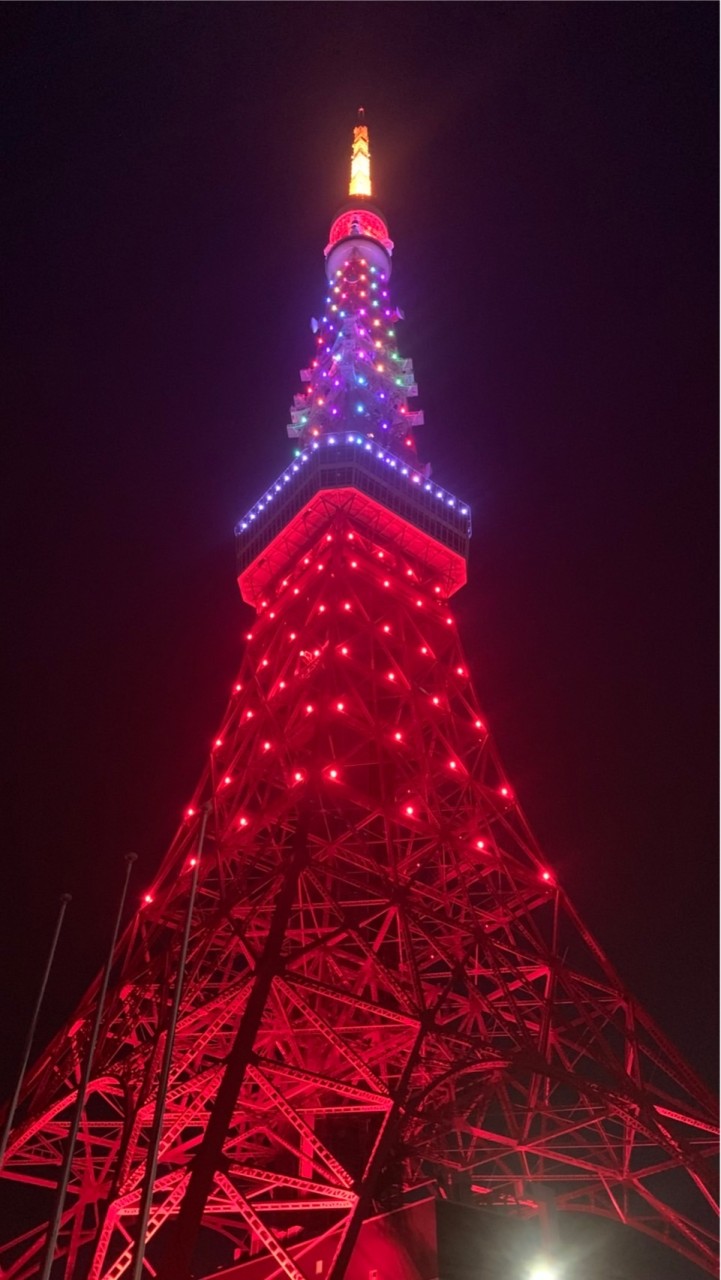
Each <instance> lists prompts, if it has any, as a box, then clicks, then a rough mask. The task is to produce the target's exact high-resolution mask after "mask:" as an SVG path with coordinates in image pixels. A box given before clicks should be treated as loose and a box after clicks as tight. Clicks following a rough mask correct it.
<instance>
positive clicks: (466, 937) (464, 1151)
mask: <svg viewBox="0 0 721 1280" xmlns="http://www.w3.org/2000/svg"><path fill="white" fill-rule="evenodd" d="M323 501H325V504H326V518H325V520H324V522H320V524H319V521H318V518H317V510H316V514H315V518H314V523H313V536H312V538H311V539H310V540H308V541H307V542H306V544H305V545H304V546H299V549H298V550H297V554H295V555H294V558H293V559H292V561H290V562H288V563H287V564H286V565H285V567H284V569H283V571H282V572H279V573H278V575H277V577H276V578H275V580H274V583H272V584H271V586H270V587H269V589H268V590H267V592H266V597H265V598H264V600H262V601H261V602H260V605H259V611H258V617H257V620H256V622H255V623H254V625H253V629H252V632H251V633H250V634H249V637H248V641H247V648H246V652H245V656H244V659H243V664H242V668H241V671H240V674H239V678H238V681H237V684H236V686H235V688H234V691H233V694H232V697H231V701H230V705H229V707H228V709H227V712H226V715H225V717H224V720H223V723H222V726H221V728H220V730H219V732H218V735H217V739H216V741H215V745H214V747H213V750H212V753H211V757H210V762H209V766H208V769H207V771H206V773H205V776H204V777H203V779H202V781H201V784H200V786H199V788H198V791H197V794H196V796H195V797H194V798H193V801H192V804H191V806H190V808H189V811H188V814H187V815H186V817H185V820H184V821H183V823H182V825H181V827H180V830H179V831H178V833H177V835H176V837H175V839H174V841H173V843H172V846H171V848H170V850H169V852H168V854H167V856H166V858H165V861H164V863H163V865H162V868H161V870H160V873H159V875H158V877H157V880H156V882H155V883H154V884H153V885H152V886H151V888H150V889H149V891H148V895H147V897H148V900H147V901H146V902H144V904H143V905H142V907H141V909H140V910H139V911H138V913H137V914H136V917H135V919H134V920H133V921H132V923H131V925H130V927H129V928H128V930H127V932H126V934H125V936H124V938H123V939H122V941H121V944H120V945H119V948H118V951H117V957H116V964H115V971H114V974H113V983H112V995H111V998H110V1000H109V1003H108V1007H107V1013H106V1016H105V1017H104V1020H103V1025H102V1031H101V1038H100V1042H99V1046H98V1051H97V1054H96V1059H95V1064H94V1069H93V1074H92V1081H91V1086H90V1091H89V1094H88V1098H87V1104H86V1107H85V1111H84V1115H83V1120H82V1125H81V1130H80V1140H79V1142H78V1145H77V1149H76V1155H75V1159H74V1163H73V1168H72V1177H71V1183H70V1190H69V1197H68V1200H67V1206H66V1210H65V1216H64V1221H63V1226H62V1231H61V1235H60V1243H59V1251H58V1257H59V1258H60V1259H61V1260H62V1262H59V1263H58V1264H57V1265H58V1272H57V1274H58V1275H61V1274H62V1275H64V1276H65V1277H66V1278H68V1280H69V1278H71V1277H73V1278H74V1280H84V1277H86V1276H87V1277H89V1280H121V1277H123V1276H126V1275H127V1274H128V1272H129V1268H130V1265H131V1260H132V1257H133V1248H134V1239H135V1234H136V1230H135V1229H136V1224H137V1221H138V1214H139V1208H140V1198H141V1190H142V1184H143V1176H144V1170H145V1157H146V1153H147V1151H148V1146H149V1141H150V1128H151V1122H152V1116H153V1111H154V1106H155V1096H156V1089H157V1085H158V1078H159V1069H160V1062H161V1059H162V1055H163V1050H164V1042H165V1035H166V1028H167V1016H168V1009H169V1002H170V995H171V992H172V989H173V986H174V984H175V982H176V981H177V978H178V973H177V959H178V952H179V945H180V937H181V933H182V929H183V924H184V919H185V913H186V909H187V902H188V892H189V881H190V871H191V867H192V865H193V859H195V858H197V857H198V843H197V835H198V824H199V821H200V814H201V811H202V810H203V808H204V806H208V805H209V806H210V808H209V820H208V824H207V831H206V839H205V843H204V846H203V849H202V854H201V855H200V859H201V861H200V867H199V879H198V892H197V898H196V903H195V910H194V914H193V919H192V928H191V934H190V947H189V953H188V961H187V965H186V968H185V974H184V984H185V985H184V990H183V998H182V1002H181V1007H180V1017H179V1022H178V1026H177V1032H176V1035H175V1042H174V1047H173V1054H172V1068H171V1075H170V1083H169V1088H168V1093H167V1098H166V1102H165V1110H164V1118H163V1126H162V1134H161V1143H160V1159H159V1165H158V1172H157V1178H156V1180H155V1184H154V1188H153V1197H152V1207H151V1212H150V1218H149V1226H148V1231H147V1242H148V1243H147V1258H148V1260H149V1262H150V1263H151V1264H152V1266H153V1267H154V1268H155V1269H156V1270H158V1268H159V1272H158V1273H159V1274H160V1276H161V1277H164V1276H166V1275H170V1274H174V1275H176V1276H180V1275H182V1270H180V1269H176V1271H175V1272H171V1271H170V1270H168V1269H167V1267H169V1266H170V1263H168V1264H167V1267H166V1263H165V1262H164V1259H165V1258H166V1257H167V1258H172V1257H173V1256H174V1255H173V1249H174V1248H176V1247H178V1246H177V1241H178V1240H179V1239H180V1238H181V1235H182V1223H183V1214H184V1213H186V1229H188V1228H187V1223H188V1222H189V1221H190V1220H191V1218H192V1215H188V1211H187V1203H188V1194H189V1193H188V1188H189V1186H190V1184H191V1182H192V1181H193V1176H194V1171H196V1172H197V1167H198V1165H199V1164H202V1161H203V1158H204V1157H203V1152H204V1150H205V1153H206V1155H207V1146H206V1145H204V1144H205V1143H206V1138H207V1133H208V1121H209V1114H210V1109H211V1106H212V1104H213V1103H214V1101H215V1100H216V1099H217V1097H218V1095H219V1091H220V1089H221V1088H222V1087H223V1080H224V1077H225V1076H226V1073H227V1072H228V1070H229V1063H230V1061H231V1058H232V1056H233V1053H234V1052H235V1053H236V1055H237V1053H238V1052H240V1058H237V1061H238V1062H239V1063H240V1066H239V1068H238V1080H237V1088H235V1089H234V1092H233V1091H231V1092H232V1097H231V1105H230V1109H229V1112H228V1121H227V1124H226V1125H225V1127H224V1130H223V1133H222V1135H221V1138H222V1141H221V1148H222V1149H221V1153H220V1157H219V1158H218V1159H217V1160H216V1161H215V1162H214V1165H213V1169H212V1178H211V1185H210V1191H209V1194H208V1196H207V1198H206V1199H205V1200H204V1201H203V1202H202V1203H201V1206H200V1216H201V1217H202V1226H201V1228H200V1234H199V1245H198V1247H199V1250H200V1253H199V1255H198V1256H199V1257H200V1259H201V1262H202V1258H203V1256H204V1255H203V1247H204V1246H203V1241H205V1242H206V1243H207V1242H208V1241H211V1240H212V1241H214V1245H213V1247H214V1248H216V1249H217V1247H219V1246H220V1243H221V1242H225V1247H226V1256H227V1260H228V1262H230V1261H231V1260H232V1259H233V1257H238V1256H254V1255H261V1256H263V1255H265V1256H267V1257H268V1258H269V1259H272V1260H273V1263H274V1265H275V1266H276V1267H277V1268H279V1272H280V1274H282V1275H285V1276H287V1277H289V1278H291V1280H305V1278H306V1274H310V1273H306V1271H305V1270H304V1261H303V1259H304V1258H305V1257H307V1256H309V1255H308V1253H307V1250H305V1251H304V1250H303V1249H300V1251H299V1248H298V1246H300V1245H302V1244H303V1243H304V1242H307V1241H309V1240H312V1239H317V1238H319V1237H321V1236H324V1235H326V1234H327V1233H329V1232H332V1231H333V1230H337V1229H338V1228H340V1232H339V1234H338V1236H337V1239H338V1240H339V1241H340V1244H339V1246H338V1250H337V1253H336V1262H335V1268H336V1269H335V1271H334V1272H333V1274H334V1275H335V1276H340V1275H342V1273H343V1269H344V1266H345V1263H346V1262H347V1258H348V1255H349V1253H350V1251H351V1249H352V1245H353V1241H354V1238H355V1234H356V1232H357V1229H358V1225H359V1222H360V1220H361V1218H362V1217H363V1216H364V1215H366V1214H367V1213H368V1212H369V1210H370V1209H371V1208H372V1207H373V1206H377V1205H379V1204H383V1203H387V1202H388V1197H389V1196H392V1195H393V1194H402V1192H403V1191H404V1190H408V1189H409V1188H412V1187H413V1186H415V1185H418V1184H421V1183H426V1182H427V1181H428V1179H429V1178H432V1177H435V1178H437V1179H438V1181H439V1182H440V1183H443V1182H445V1181H447V1180H449V1179H453V1178H456V1179H458V1178H464V1179H465V1180H466V1181H467V1185H468V1186H469V1187H471V1188H472V1189H473V1192H474V1193H475V1195H476V1196H477V1197H478V1198H479V1200H480V1201H483V1202H484V1203H495V1204H504V1203H506V1204H515V1205H525V1206H526V1209H527V1211H528V1212H532V1211H533V1205H534V1185H536V1184H542V1185H543V1187H544V1188H546V1189H549V1188H550V1189H551V1190H552V1192H553V1193H554V1196H555V1201H556V1204H557V1206H558V1207H559V1208H561V1209H566V1210H576V1211H580V1212H585V1213H593V1214H601V1215H607V1216H610V1217H614V1218H617V1219H620V1220H621V1221H623V1222H625V1223H628V1224H630V1225H631V1226H634V1227H636V1228H638V1229H640V1230H642V1231H644V1232H647V1233H648V1234H650V1235H652V1236H654V1237H656V1238H657V1239H660V1240H662V1241H665V1242H666V1243H668V1244H669V1245H671V1246H673V1247H674V1248H675V1249H677V1250H678V1251H680V1252H681V1253H682V1254H685V1255H686V1256H687V1257H689V1258H691V1259H693V1260H694V1261H695V1262H697V1263H698V1264H699V1265H700V1266H701V1267H704V1268H706V1269H707V1270H712V1269H713V1266H714V1263H713V1258H714V1253H713V1228H714V1220H715V1201H714V1197H713V1193H712V1190H711V1186H712V1179H711V1172H710V1163H709V1162H710V1160H711V1159H712V1155H713V1152H714V1151H715V1141H716V1130H715V1127H714V1125H715V1120H714V1110H713V1104H712V1101H711V1099H710V1098H709V1097H708V1095H707V1093H706V1090H705V1088H704V1086H703V1085H702V1084H701V1083H700V1082H699V1081H698V1080H697V1079H696V1077H695V1076H694V1074H693V1073H692V1071H691V1070H690V1069H689V1067H688V1066H687V1065H686V1064H685V1063H684V1062H683V1060H682V1059H681V1057H680V1056H679V1055H678V1053H677V1052H676V1051H675V1050H674V1049H673V1048H672V1047H671V1045H670V1044H669V1043H668V1042H667V1041H666V1039H665V1038H664V1037H663V1036H662V1034H661V1033H660V1032H659V1031H658V1029H657V1028H656V1027H655V1026H654V1024H653V1022H652V1021H651V1019H650V1018H649V1017H648V1015H647V1014H646V1013H645V1012H644V1010H643V1009H642V1008H641V1007H640V1006H639V1004H638V1003H637V1002H636V1001H635V1000H634V999H633V997H632V996H631V995H630V994H629V992H628V990H627V988H626V987H625V986H624V984H623V982H622V981H621V980H620V978H619V977H618V975H617V974H616V972H615V971H614V969H613V968H612V966H611V965H610V963H609V961H608V960H607V959H606V957H605V956H604V954H603V952H602V951H601V949H600V948H599V946H598V945H597V943H596V942H595V941H594V939H593V938H592V937H591V936H590V935H589V933H588V931H587V930H586V929H585V928H584V926H583V924H582V923H581V921H580V920H579V918H578V916H577V914H576V912H575V911H574V909H573V907H572V905H571V904H570V902H569V901H568V898H567V896H566V894H565V893H564V891H563V888H562V887H561V885H560V884H558V883H557V881H556V879H555V876H554V873H553V869H552V867H551V866H550V865H549V864H548V863H547V861H546V859H545V858H544V856H543V855H542V854H541V852H540V851H539V849H538V847H537V845H536V843H535V842H534V839H533V837H532V835H531V833H530V831H529V829H528V826H527V824H526V822H525V821H524V818H523V816H522V813H521V811H520V808H519V805H518V802H517V800H516V797H515V795H514V792H513V788H512V785H511V783H510V782H509V781H508V780H507V779H506V777H505V775H504V773H503V770H502V768H501V766H500V764H499V761H498V758H497V756H496V753H495V751H494V748H493V745H492V743H491V740H490V738H489V735H488V732H487V729H486V725H485V721H484V717H483V714H482V712H481V711H480V710H479V707H478V704H477V701H476V696H475V693H474V690H473V687H472V685H471V682H470V679H469V674H468V668H467V663H466V659H465V657H464V655H463V652H462V649H461V646H460V643H459V639H458V636H457V633H456V627H455V623H454V619H453V617H452V614H451V612H450V609H449V606H448V603H447V599H446V595H447V589H446V584H444V583H443V582H442V581H439V580H438V578H437V576H435V575H434V573H433V572H431V571H430V570H429V569H428V564H427V562H424V560H423V558H422V556H419V555H415V554H411V553H410V552H407V553H404V552H401V551H399V549H398V546H399V543H398V539H397V537H396V533H397V531H394V529H393V517H391V516H389V514H388V512H387V511H385V510H384V509H383V508H382V507H381V506H378V508H377V512H376V518H375V519H374V520H371V519H370V518H368V516H367V511H366V518H365V519H364V520H363V521H362V522H361V521H359V520H357V519H355V518H354V515H353V504H352V502H350V501H349V500H348V498H347V496H346V497H344V495H343V494H342V493H340V494H328V495H327V497H326V498H324V499H323ZM274 931H275V932H274ZM269 939H270V940H271V943H272V945H269ZM273 939H275V941H273ZM259 992H260V995H259ZM94 994H95V993H94V990H91V991H90V992H89V994H88V996H87V997H86V999H85V1000H84V1002H83V1003H82V1005H81V1006H80V1008H79V1010H78V1012H77V1016H76V1017H75V1018H74V1019H73V1020H72V1022H71V1024H70V1025H69V1026H68V1027H66V1028H65V1030H64V1031H63V1032H62V1033H61V1034H60V1035H59V1036H58V1037H57V1039H56V1040H55V1042H54V1043H53V1044H52V1045H51V1046H50V1048H49V1049H48V1050H47V1052H46V1053H44V1054H43V1056H42V1057H41V1058H40V1060H39V1061H38V1062H37V1064H36V1066H35V1068H34V1070H33V1072H32V1073H31V1076H30V1078H29V1081H28V1083H27V1087H26V1089H25V1093H24V1097H23V1102H22V1111H21V1121H20V1123H19V1124H18V1126H17V1128H16V1130H15V1133H14V1135H13V1138H12V1141H11V1144H10V1146H9V1149H8V1155H7V1159H6V1163H5V1166H4V1168H3V1170H2V1174H3V1176H4V1177H5V1178H7V1179H13V1180H16V1181H19V1182H22V1183H25V1184H26V1188H27V1193H28V1203H29V1204H30V1203H31V1202H32V1201H33V1199H34V1198H35V1199H36V1200H37V1205H38V1214H37V1218H38V1220H37V1223H36V1226H35V1227H34V1228H31V1229H29V1230H28V1231H26V1232H25V1233H24V1234H21V1235H19V1236H18V1237H17V1238H16V1239H14V1240H13V1241H11V1242H8V1243H7V1245H6V1246H5V1247H4V1248H3V1249H2V1252H1V1253H0V1258H1V1260H2V1275H3V1276H4V1277H5V1278H6V1280H30V1277H32V1276H34V1275H36V1274H37V1273H38V1266H39V1258H40V1255H41V1251H42V1245H43V1239H44V1231H45V1228H44V1225H43V1223H44V1220H45V1218H46V1216H47V1213H48V1207H49V1203H50V1189H51V1188H52V1187H53V1185H54V1184H55V1181H56V1179H57V1174H58V1168H59V1165H60V1162H61V1156H62V1149H63V1140H64V1138H65V1136H66V1134H67V1132H68V1128H69V1115H70V1112H71V1108H72V1104H73V1100H74V1096H75V1090H76V1088H77V1086H78V1081H79V1078H80V1073H81V1068H82V1062H83V1054H84V1045H85V1043H86V1041H87V1037H88V1029H89V1026H90V1020H91V1016H92V1011H93V1004H94ZM241 1059H242V1061H241ZM226 1083H227V1082H226ZM227 1091H228V1090H227V1087H226V1093H227ZM184 1206H185V1208H184ZM191 1226H192V1223H191ZM174 1233H175V1234H174ZM186 1233H187V1230H186ZM174 1241H175V1243H174ZM164 1251H165V1252H164ZM213 1256H214V1257H216V1256H218V1255H217V1252H216V1253H214V1254H213ZM164 1267H166V1270H164Z"/></svg>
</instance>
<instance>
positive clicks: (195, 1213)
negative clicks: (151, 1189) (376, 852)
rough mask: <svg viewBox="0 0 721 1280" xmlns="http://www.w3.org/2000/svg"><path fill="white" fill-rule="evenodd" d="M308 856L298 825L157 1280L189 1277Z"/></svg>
mask: <svg viewBox="0 0 721 1280" xmlns="http://www.w3.org/2000/svg"><path fill="white" fill-rule="evenodd" d="M307 857H308V853H307V837H306V832H305V829H304V828H303V827H302V826H300V825H299V826H298V828H297V829H296V833H295V838H294V849H293V854H292V856H291V858H290V861H289V863H288V867H287V870H286V872H285V876H284V878H283V882H282V884H281V887H280V889H279V891H278V896H277V898H276V901H275V907H274V909H273V916H272V919H271V922H270V927H269V929H268V936H267V939H266V943H265V946H264V948H263V953H262V955H261V957H260V960H259V961H258V966H257V969H256V976H255V982H254V983H253V989H252V991H251V993H250V996H249V997H248V1003H247V1004H246V1006H245V1012H244V1013H243V1016H242V1017H241V1020H240V1025H239V1027H238V1030H237V1032H236V1035H235V1040H234V1041H233V1047H232V1049H231V1051H230V1053H229V1055H228V1060H227V1063H226V1067H225V1071H224V1072H223V1076H222V1079H221V1082H220V1086H219V1088H218V1093H217V1095H216V1099H215V1103H214V1104H213V1109H212V1111H211V1113H210V1119H209V1120H208V1125H207V1128H206V1130H205V1135H204V1137H203V1141H202V1142H201V1144H200V1146H199V1148H198V1151H197V1154H196V1156H195V1159H194V1161H193V1167H192V1172H191V1175H190V1180H189V1182H188V1186H187V1189H186V1192H185V1195H184V1197H183V1202H182V1204H181V1206H180V1212H179V1214H178V1218H177V1221H176V1223H175V1229H174V1231H173V1234H172V1236H171V1238H170V1242H169V1246H168V1249H167V1250H166V1253H165V1257H164V1258H163V1260H162V1262H161V1264H160V1267H159V1268H158V1280H190V1264H191V1259H192V1253H193V1248H194V1246H195V1242H196V1239H197V1236H198V1231H199V1230H200V1224H201V1221H202V1218H203V1213H204V1211H205V1206H206V1203H207V1200H208V1196H209V1195H210V1192H211V1190H212V1187H213V1179H214V1176H215V1172H216V1170H217V1169H218V1168H220V1167H222V1159H221V1155H222V1150H223V1143H224V1142H225V1138H226V1135H227V1133H228V1129H229V1126H230V1123H231V1120H232V1118H233V1112H234V1110H235V1105H236V1103H237V1100H238V1094H239V1093H240V1089H241V1086H242V1084H243V1080H244V1078H245V1072H246V1069H247V1067H248V1065H249V1063H250V1061H251V1058H252V1055H253V1045H254V1043H255V1037H256V1034H257V1031H258V1028H259V1026H260V1022H261V1018H262V1016H263V1011H264V1009H265V1006H266V1002H267V999H268V995H269V993H270V988H271V983H272V981H273V978H274V977H275V975H276V974H277V972H278V970H279V968H280V960H281V949H282V945H283V938H284V935H285V930H286V926H287V924H288V920H289V917H290V913H291V910H292V908H293V903H294V901H295V895H296V889H297V886H298V879H299V877H300V874H301V871H302V870H303V868H304V866H305V864H306V862H307Z"/></svg>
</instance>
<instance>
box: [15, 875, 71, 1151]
mask: <svg viewBox="0 0 721 1280" xmlns="http://www.w3.org/2000/svg"><path fill="white" fill-rule="evenodd" d="M69 902H72V896H71V895H70V894H69V893H63V894H62V895H61V898H60V910H59V911H58V918H57V920H56V921H55V932H54V934H53V940H52V942H51V943H50V952H49V954H48V958H47V962H46V965H45V972H44V974H43V980H42V982H41V983H40V990H39V991H38V998H37V1000H36V1001H35V1008H34V1010H33V1016H32V1019H31V1021H30V1026H29V1028H28V1034H27V1039H26V1041H25V1048H24V1049H23V1056H22V1062H21V1063H20V1070H19V1072H18V1078H17V1083H16V1085H15V1092H14V1094H13V1096H12V1101H11V1103H10V1109H9V1110H8V1113H7V1117H6V1120H5V1127H4V1129H3V1135H2V1138H0V1166H2V1162H3V1160H4V1159H5V1152H6V1151H7V1145H8V1139H9V1138H10V1133H11V1131H12V1127H13V1121H14V1119H15V1112H16V1111H17V1105H18V1099H19V1098H20V1090H21V1089H22V1087H23V1080H24V1079H25V1072H26V1071H27V1067H28V1061H29V1059H30V1051H31V1049H32V1047H33V1040H34V1039H35V1031H36V1029H37V1025H38V1017H39V1016H40V1006H41V1005H42V1002H43V1000H44V999H45V988H46V987H47V985H48V978H49V977H50V970H51V968H52V965H53V960H54V959H55V950H56V947H57V945H58V938H59V937H60V928H61V926H62V923H63V917H64V915H65V912H66V911H67V907H68V903H69Z"/></svg>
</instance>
